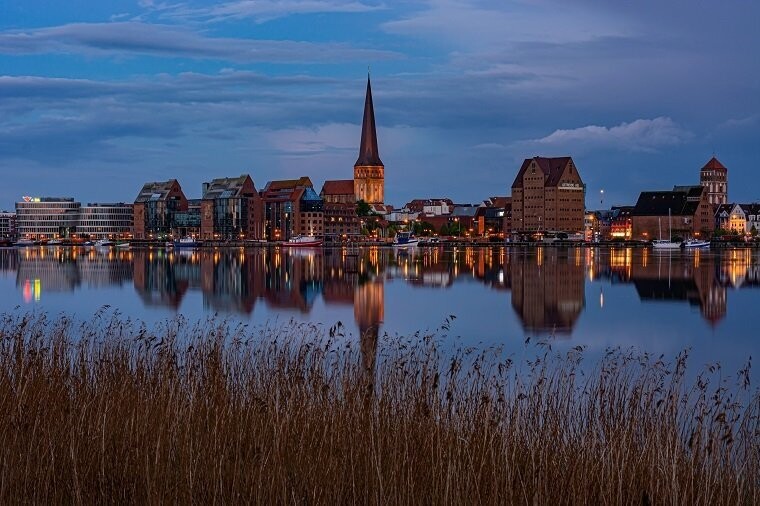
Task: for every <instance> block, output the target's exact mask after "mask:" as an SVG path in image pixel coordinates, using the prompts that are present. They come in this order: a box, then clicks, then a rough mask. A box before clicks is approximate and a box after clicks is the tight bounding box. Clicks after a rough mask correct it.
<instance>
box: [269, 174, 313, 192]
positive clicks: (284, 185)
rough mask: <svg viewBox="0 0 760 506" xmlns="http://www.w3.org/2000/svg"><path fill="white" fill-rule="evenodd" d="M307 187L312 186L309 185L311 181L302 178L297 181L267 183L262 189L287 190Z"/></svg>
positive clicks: (286, 180) (284, 180) (287, 180)
mask: <svg viewBox="0 0 760 506" xmlns="http://www.w3.org/2000/svg"><path fill="white" fill-rule="evenodd" d="M309 186H311V187H313V186H314V185H313V184H311V179H309V177H308V176H303V177H300V178H298V179H280V180H277V181H269V182H268V183H267V185H266V186H265V187H264V191H277V190H288V189H293V188H306V187H309Z"/></svg>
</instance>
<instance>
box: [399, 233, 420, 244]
mask: <svg viewBox="0 0 760 506" xmlns="http://www.w3.org/2000/svg"><path fill="white" fill-rule="evenodd" d="M419 242H420V240H419V239H418V238H417V237H415V235H414V233H413V232H396V237H394V238H393V247H394V248H409V247H412V248H413V247H415V246H417V245H418V244H419Z"/></svg>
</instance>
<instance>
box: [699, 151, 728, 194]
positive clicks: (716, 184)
mask: <svg viewBox="0 0 760 506" xmlns="http://www.w3.org/2000/svg"><path fill="white" fill-rule="evenodd" d="M699 183H700V184H701V185H702V186H703V187H704V188H705V191H706V192H707V201H708V202H709V203H710V205H712V206H719V205H721V204H726V203H728V169H727V168H726V167H725V166H724V165H723V164H722V163H720V161H718V159H717V158H715V157H714V156H713V157H712V158H710V161H709V162H707V163H706V164H705V166H704V167H702V170H700V172H699Z"/></svg>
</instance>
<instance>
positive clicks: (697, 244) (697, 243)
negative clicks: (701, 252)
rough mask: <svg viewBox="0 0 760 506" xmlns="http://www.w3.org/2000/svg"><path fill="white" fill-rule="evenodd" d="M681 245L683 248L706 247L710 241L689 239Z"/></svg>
mask: <svg viewBox="0 0 760 506" xmlns="http://www.w3.org/2000/svg"><path fill="white" fill-rule="evenodd" d="M682 246H683V247H684V249H698V248H699V249H706V248H709V247H710V241H700V240H699V239H689V240H687V241H685V242H684V243H683V244H682Z"/></svg>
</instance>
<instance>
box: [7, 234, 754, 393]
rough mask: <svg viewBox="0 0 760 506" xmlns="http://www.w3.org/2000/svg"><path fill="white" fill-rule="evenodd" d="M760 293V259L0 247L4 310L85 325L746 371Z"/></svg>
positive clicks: (636, 253) (622, 252)
mask: <svg viewBox="0 0 760 506" xmlns="http://www.w3.org/2000/svg"><path fill="white" fill-rule="evenodd" d="M759 288H760V253H758V252H753V251H749V250H734V251H724V252H705V251H695V252H672V253H670V252H664V253H660V252H652V251H650V250H645V249H610V248H599V249H584V248H579V249H574V248H566V249H565V248H532V249H510V248H503V247H495V248H490V249H486V248H451V249H443V248H437V249H420V250H418V251H415V252H409V253H407V252H403V251H402V252H399V251H394V250H392V249H390V248H359V249H356V248H355V249H325V250H313V251H285V250H280V249H265V248H250V249H242V248H241V249H218V250H210V249H209V250H205V249H204V250H198V251H187V252H185V251H182V252H170V251H165V250H162V249H133V250H131V251H96V250H93V249H89V250H85V249H74V248H60V247H58V248H44V247H39V248H28V249H20V250H15V249H1V250H0V300H1V301H2V302H1V303H0V312H9V311H19V310H21V311H33V312H37V311H45V312H48V313H49V314H52V315H54V314H57V313H60V312H66V313H69V314H71V313H73V314H75V315H76V316H77V317H79V318H82V319H85V318H88V317H90V316H91V315H92V314H93V313H95V312H96V311H97V310H98V309H99V308H101V307H102V306H103V305H105V304H108V305H111V306H112V307H115V308H118V309H119V311H120V312H121V313H122V314H124V315H126V316H130V317H136V318H139V319H142V320H145V321H148V322H155V321H158V320H162V319H165V318H166V317H171V316H174V315H176V314H182V315H184V316H186V317H188V318H190V319H191V320H196V319H199V318H205V317H206V316H208V315H209V314H214V313H219V314H223V315H225V316H227V317H229V318H233V319H241V320H244V321H246V322H251V323H255V324H264V323H271V322H276V321H288V320H290V319H295V320H298V321H308V322H315V323H320V324H324V325H325V327H328V326H331V325H333V324H335V323H336V322H338V321H340V322H342V323H343V324H344V325H345V326H346V327H347V329H348V331H349V332H351V333H352V334H353V335H359V333H360V332H367V331H368V329H369V331H370V332H372V331H373V330H376V331H379V332H381V333H382V332H388V333H399V334H410V333H413V332H415V331H418V330H419V331H426V330H435V329H438V328H439V327H440V326H441V324H443V322H444V321H445V319H446V318H447V317H448V316H449V315H455V316H456V320H455V321H454V324H453V325H452V326H451V329H450V330H449V331H448V332H447V334H448V336H449V338H450V339H452V340H456V341H457V342H466V343H471V344H473V345H475V344H483V345H492V344H498V345H503V346H504V347H505V348H506V349H507V351H510V352H514V353H520V352H521V351H520V350H524V349H525V348H524V341H525V339H526V338H527V337H534V338H535V337H538V336H541V337H551V338H553V340H552V342H553V343H555V344H554V346H556V347H559V348H560V349H562V347H571V346H576V345H578V344H581V345H585V346H587V347H588V349H589V350H591V352H592V353H594V352H601V351H602V350H604V349H606V348H607V347H608V346H622V347H629V346H635V347H637V348H639V349H641V350H644V351H648V352H651V353H656V354H660V353H665V354H666V355H667V356H670V357H672V356H674V355H675V354H676V353H677V352H679V351H680V350H682V349H684V348H687V347H690V348H691V349H692V357H693V362H692V363H699V364H704V363H708V362H714V361H720V362H721V363H723V365H724V366H726V368H728V369H730V370H731V371H732V372H733V371H735V370H736V369H738V368H739V367H740V366H741V365H742V364H743V363H745V362H746V360H747V358H748V357H749V356H750V355H752V356H755V357H757V355H758V354H759V353H758V352H759V351H760V344H759V343H760V337H758V336H759V335H760V332H758V331H757V330H756V328H757V327H758V322H760V290H759ZM458 338H459V339H458ZM755 369H757V368H755ZM752 376H753V379H756V378H757V377H758V375H757V372H756V371H755V372H753V374H752Z"/></svg>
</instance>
